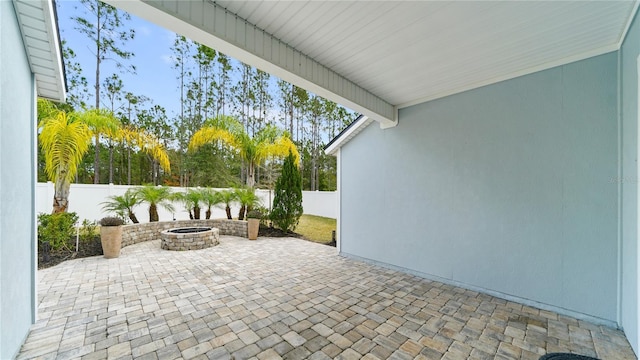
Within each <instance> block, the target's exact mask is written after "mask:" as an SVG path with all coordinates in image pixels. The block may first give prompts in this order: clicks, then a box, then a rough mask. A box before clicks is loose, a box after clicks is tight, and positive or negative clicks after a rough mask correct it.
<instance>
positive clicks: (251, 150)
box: [189, 115, 300, 188]
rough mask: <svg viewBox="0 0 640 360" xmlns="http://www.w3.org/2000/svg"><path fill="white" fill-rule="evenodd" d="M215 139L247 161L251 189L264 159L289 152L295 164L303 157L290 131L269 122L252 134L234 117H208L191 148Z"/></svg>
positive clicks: (248, 181) (193, 139)
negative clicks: (257, 168) (256, 172)
mask: <svg viewBox="0 0 640 360" xmlns="http://www.w3.org/2000/svg"><path fill="white" fill-rule="evenodd" d="M215 141H222V142H224V143H226V144H227V145H229V146H230V147H232V148H234V149H235V150H236V151H237V152H238V154H239V155H240V157H241V158H242V160H243V161H244V162H245V163H246V164H247V166H248V169H247V186H248V187H250V188H253V186H254V185H255V177H254V172H255V168H256V166H258V165H259V164H260V162H262V161H263V160H265V159H267V158H268V157H270V156H275V157H286V156H287V155H288V154H289V151H291V153H292V154H294V156H295V158H296V163H297V162H298V159H299V158H300V155H299V154H298V150H297V149H296V145H295V144H294V143H293V141H291V139H290V138H289V134H288V133H287V132H284V131H282V130H280V129H278V128H277V127H276V126H273V125H267V126H265V127H264V128H262V129H261V130H260V131H258V132H257V133H256V134H255V135H254V136H253V137H251V136H249V134H247V132H246V131H245V129H244V127H243V126H242V124H241V123H240V122H239V121H238V120H236V119H235V118H233V117H231V116H225V115H221V116H218V117H215V118H213V119H210V120H207V123H206V125H205V126H204V127H203V128H201V129H200V130H198V131H197V132H196V133H195V134H193V137H192V138H191V141H190V142H189V149H190V150H192V151H194V150H196V149H198V148H199V147H200V146H203V145H204V144H208V143H211V142H215Z"/></svg>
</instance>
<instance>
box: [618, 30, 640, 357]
mask: <svg viewBox="0 0 640 360" xmlns="http://www.w3.org/2000/svg"><path fill="white" fill-rule="evenodd" d="M639 55H640V24H638V19H637V17H636V19H635V20H634V21H633V23H632V24H631V27H630V28H629V31H628V32H627V37H626V39H625V40H624V42H623V44H622V48H621V50H620V98H621V102H620V105H621V106H620V115H621V116H620V118H621V124H622V125H621V143H622V146H621V165H622V172H621V175H620V186H621V189H622V201H621V203H622V204H621V205H622V206H621V210H622V211H621V225H622V226H621V235H622V236H621V240H622V244H621V249H622V251H621V257H622V259H621V260H622V264H621V265H622V266H621V273H622V274H621V275H622V284H621V285H622V286H621V289H622V294H621V295H622V296H621V304H620V307H621V325H622V328H623V330H624V332H625V334H626V335H627V339H628V340H629V343H630V344H631V346H632V347H633V349H634V350H635V352H636V354H640V340H639V339H638V337H639V336H640V334H639V333H638V331H639V327H640V324H639V319H638V185H639V184H640V179H639V177H638V65H637V59H638V56H639Z"/></svg>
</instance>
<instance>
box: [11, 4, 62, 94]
mask: <svg viewBox="0 0 640 360" xmlns="http://www.w3.org/2000/svg"><path fill="white" fill-rule="evenodd" d="M0 1H1V0H0ZM13 4H14V8H15V10H16V14H17V16H18V22H19V23H20V27H21V32H22V38H23V40H24V44H25V50H26V52H27V55H28V58H29V65H30V66H31V71H32V72H33V73H34V74H35V77H36V87H37V92H38V96H40V97H43V98H46V99H50V100H54V101H59V102H64V101H65V99H66V88H65V86H66V84H65V80H64V79H65V78H64V70H63V63H62V54H61V52H60V43H59V39H58V28H57V24H56V18H55V8H54V5H53V3H52V1H51V0H43V1H33V0H13Z"/></svg>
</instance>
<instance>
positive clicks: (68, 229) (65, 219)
mask: <svg viewBox="0 0 640 360" xmlns="http://www.w3.org/2000/svg"><path fill="white" fill-rule="evenodd" d="M77 221H78V215H77V214H76V213H74V212H71V213H56V214H39V215H38V241H39V242H40V243H45V242H46V243H49V246H50V247H51V250H59V249H62V248H66V249H69V240H70V239H71V237H72V236H73V235H75V228H74V226H75V224H76V222H77Z"/></svg>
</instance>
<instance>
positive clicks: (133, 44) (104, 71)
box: [57, 0, 180, 118]
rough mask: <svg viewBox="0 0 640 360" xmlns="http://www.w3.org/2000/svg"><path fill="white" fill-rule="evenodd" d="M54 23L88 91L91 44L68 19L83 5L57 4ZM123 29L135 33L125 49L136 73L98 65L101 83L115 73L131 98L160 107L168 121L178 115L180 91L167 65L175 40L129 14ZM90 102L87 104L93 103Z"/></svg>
mask: <svg viewBox="0 0 640 360" xmlns="http://www.w3.org/2000/svg"><path fill="white" fill-rule="evenodd" d="M57 4H58V24H59V28H60V36H61V37H62V39H64V40H66V41H67V44H68V46H69V47H70V48H71V49H73V50H74V51H75V53H76V56H77V57H76V61H77V62H79V63H80V65H81V66H82V69H83V73H84V75H85V76H86V77H87V79H88V82H89V88H90V89H89V92H90V93H94V92H95V91H92V86H93V84H94V83H95V62H96V61H95V57H94V56H93V53H92V52H93V48H94V47H95V45H93V46H92V44H91V41H90V40H88V39H87V38H86V37H85V36H84V35H83V34H80V33H78V32H77V31H76V30H75V27H76V24H75V22H74V21H73V20H71V18H72V17H75V16H84V17H87V19H89V18H88V15H87V13H86V12H85V11H84V6H83V5H82V4H81V3H80V2H79V1H72V0H62V1H60V0H59V1H58V2H57ZM127 26H130V27H131V28H133V29H134V30H135V32H136V36H135V39H134V40H130V41H128V42H127V44H126V46H125V49H126V50H127V51H131V52H133V53H134V54H135V56H134V57H133V58H132V59H131V60H130V63H131V64H133V65H135V66H136V68H137V71H136V74H130V73H127V72H122V71H121V70H119V69H117V68H116V66H115V62H113V61H106V62H103V63H102V65H101V79H102V80H101V81H104V78H105V77H107V76H109V75H111V74H113V73H117V74H118V75H119V76H120V78H121V79H122V80H123V83H124V87H125V89H124V91H125V92H127V91H128V92H131V93H133V94H135V95H145V96H147V97H149V98H151V99H153V102H154V103H155V104H158V105H161V106H163V107H164V108H165V109H166V110H167V115H168V116H169V117H170V118H171V117H173V116H175V115H176V114H177V113H178V110H179V108H180V92H179V89H178V82H177V80H176V75H177V72H176V71H175V70H174V69H173V68H172V64H171V46H172V45H173V41H174V39H175V33H173V32H171V31H169V30H166V29H164V28H161V27H159V26H156V25H155V24H153V23H150V22H147V21H145V20H143V19H140V18H137V17H135V16H133V15H131V20H130V21H128V22H127ZM93 103H94V100H91V101H90V102H89V104H93Z"/></svg>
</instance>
